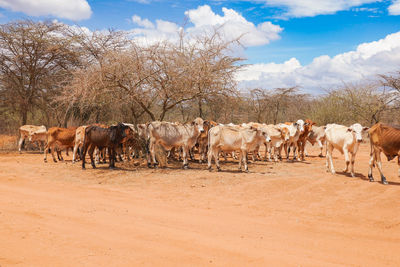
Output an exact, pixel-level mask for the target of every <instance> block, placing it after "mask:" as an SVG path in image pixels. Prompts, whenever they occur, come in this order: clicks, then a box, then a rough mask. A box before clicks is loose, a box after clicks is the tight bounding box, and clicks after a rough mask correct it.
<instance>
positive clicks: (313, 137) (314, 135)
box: [305, 125, 325, 157]
mask: <svg viewBox="0 0 400 267" xmlns="http://www.w3.org/2000/svg"><path fill="white" fill-rule="evenodd" d="M307 141H308V142H310V143H311V145H313V146H314V144H315V143H318V146H319V149H320V150H321V152H320V153H319V155H318V156H320V157H323V156H324V155H323V154H322V150H323V149H324V144H325V128H324V126H315V125H313V126H312V129H311V132H310V134H309V135H308V137H307ZM305 154H306V156H307V152H305Z"/></svg>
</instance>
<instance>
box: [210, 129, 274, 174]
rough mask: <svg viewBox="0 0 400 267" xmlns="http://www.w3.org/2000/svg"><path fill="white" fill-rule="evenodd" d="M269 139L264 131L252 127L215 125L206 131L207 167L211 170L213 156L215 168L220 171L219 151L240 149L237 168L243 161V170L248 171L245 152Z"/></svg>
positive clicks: (240, 166)
mask: <svg viewBox="0 0 400 267" xmlns="http://www.w3.org/2000/svg"><path fill="white" fill-rule="evenodd" d="M270 141H271V139H270V137H269V135H268V133H267V132H266V131H263V130H261V129H256V128H253V127H230V126H221V125H218V126H215V127H213V128H211V129H210V131H209V133H208V169H209V170H211V161H212V159H213V158H214V160H215V164H216V166H217V170H218V171H220V170H221V168H220V165H219V153H220V151H224V152H230V151H236V150H240V156H239V170H241V169H242V162H243V163H244V168H245V171H246V172H247V171H248V166H247V152H249V151H254V150H255V149H256V147H257V146H260V145H262V144H263V143H264V142H270Z"/></svg>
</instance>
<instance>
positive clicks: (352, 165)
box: [351, 152, 356, 177]
mask: <svg viewBox="0 0 400 267" xmlns="http://www.w3.org/2000/svg"><path fill="white" fill-rule="evenodd" d="M355 160H356V153H354V152H351V177H355V174H354V162H355Z"/></svg>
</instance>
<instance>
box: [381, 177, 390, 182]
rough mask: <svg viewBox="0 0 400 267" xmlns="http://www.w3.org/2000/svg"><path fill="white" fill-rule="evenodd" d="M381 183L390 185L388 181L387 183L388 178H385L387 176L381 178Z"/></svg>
mask: <svg viewBox="0 0 400 267" xmlns="http://www.w3.org/2000/svg"><path fill="white" fill-rule="evenodd" d="M381 181H382V184H389V183H388V182H387V181H386V178H385V176H383V175H382V176H381Z"/></svg>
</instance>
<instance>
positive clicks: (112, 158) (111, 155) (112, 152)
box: [108, 147, 116, 169]
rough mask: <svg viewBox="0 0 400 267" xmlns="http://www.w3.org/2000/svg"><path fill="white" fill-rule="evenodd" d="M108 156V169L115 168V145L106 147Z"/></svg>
mask: <svg viewBox="0 0 400 267" xmlns="http://www.w3.org/2000/svg"><path fill="white" fill-rule="evenodd" d="M108 157H109V158H110V165H109V168H110V169H115V157H116V155H115V147H109V148H108Z"/></svg>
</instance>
